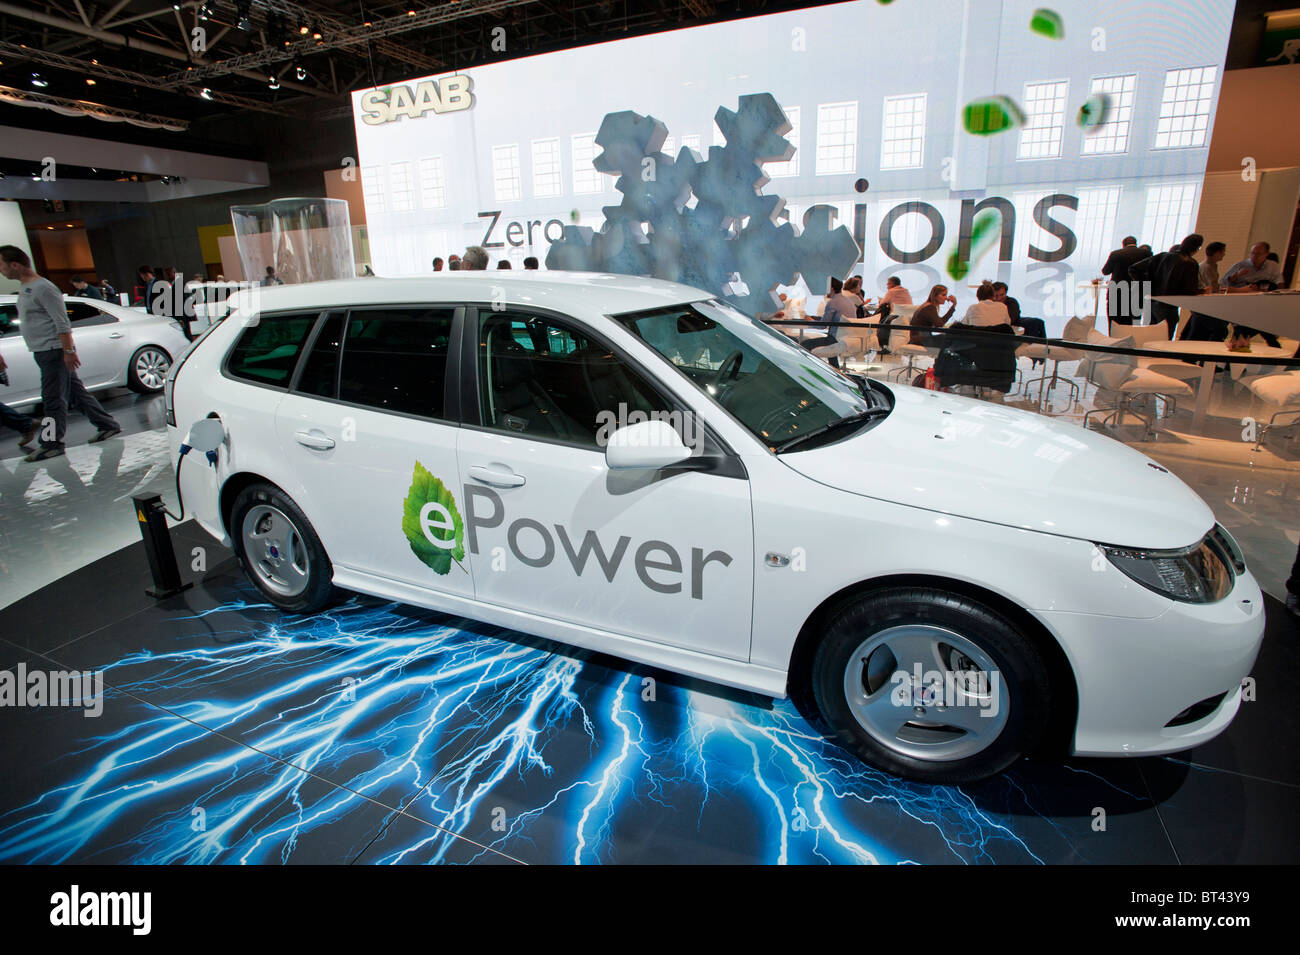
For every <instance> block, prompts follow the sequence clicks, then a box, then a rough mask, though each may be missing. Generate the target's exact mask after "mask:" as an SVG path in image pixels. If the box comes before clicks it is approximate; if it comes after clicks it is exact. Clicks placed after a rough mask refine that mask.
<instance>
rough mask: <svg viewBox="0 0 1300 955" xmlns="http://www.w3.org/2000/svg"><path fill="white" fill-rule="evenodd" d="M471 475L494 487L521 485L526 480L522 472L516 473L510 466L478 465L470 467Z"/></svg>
mask: <svg viewBox="0 0 1300 955" xmlns="http://www.w3.org/2000/svg"><path fill="white" fill-rule="evenodd" d="M469 476H470V477H472V478H473V479H474V480H475V481H482V482H483V483H484V484H491V485H492V486H493V487H521V486H522V485H523V483H524V480H525V479H524V476H523V475H522V474H516V473H515V472H514V471H511V470H510V469H509V468H484V467H479V466H478V465H475V466H474V467H471V468H470V469H469Z"/></svg>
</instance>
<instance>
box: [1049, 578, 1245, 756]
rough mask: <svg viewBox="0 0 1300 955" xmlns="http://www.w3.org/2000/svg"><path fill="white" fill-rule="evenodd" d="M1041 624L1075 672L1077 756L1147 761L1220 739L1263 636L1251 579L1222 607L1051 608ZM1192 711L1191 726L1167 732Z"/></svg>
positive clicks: (1239, 700)
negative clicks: (1149, 613) (1144, 610)
mask: <svg viewBox="0 0 1300 955" xmlns="http://www.w3.org/2000/svg"><path fill="white" fill-rule="evenodd" d="M1041 617H1042V618H1043V621H1044V623H1046V624H1047V626H1048V627H1050V628H1051V629H1052V630H1053V631H1054V632H1055V633H1056V635H1057V637H1058V639H1059V640H1060V642H1061V645H1062V647H1063V648H1064V649H1065V652H1066V655H1067V657H1068V658H1069V660H1070V664H1071V666H1072V667H1073V669H1074V675H1075V680H1076V684H1077V687H1078V693H1079V712H1078V720H1077V722H1076V725H1075V733H1074V745H1073V752H1074V753H1075V755H1078V756H1153V755H1159V754H1161V753H1173V752H1178V751H1180V750H1186V749H1191V748H1193V747H1195V746H1199V745H1200V744H1201V743H1204V742H1207V741H1209V740H1211V739H1213V738H1214V737H1215V736H1218V735H1219V734H1220V733H1221V732H1223V731H1224V730H1225V729H1227V727H1228V724H1229V723H1231V722H1232V719H1233V717H1234V716H1236V714H1237V710H1238V709H1239V707H1240V706H1241V703H1242V682H1243V681H1244V680H1245V678H1246V677H1247V676H1249V675H1250V670H1251V667H1253V666H1254V664H1255V657H1256V655H1257V654H1258V653H1259V645H1260V642H1261V641H1262V639H1263V636H1264V600H1263V595H1262V594H1261V592H1260V589H1259V585H1258V584H1257V583H1256V582H1255V578H1254V577H1252V576H1251V575H1250V573H1249V572H1247V573H1245V574H1242V575H1240V576H1239V577H1238V578H1237V582H1236V585H1235V587H1234V588H1233V591H1232V593H1231V594H1229V595H1228V596H1227V597H1225V598H1224V599H1223V600H1220V601H1218V602H1216V603H1213V604H1187V603H1177V602H1174V601H1170V602H1169V608H1168V609H1167V610H1166V611H1165V612H1164V613H1163V614H1161V615H1159V616H1157V617H1155V618H1151V619H1132V618H1126V617H1110V616H1103V615H1100V614H1081V613H1061V612H1052V611H1047V612H1043V613H1041ZM1215 697H1219V698H1220V699H1218V700H1217V702H1212V703H1207V702H1205V701H1213V699H1214V698H1215ZM1197 704H1202V707H1201V709H1200V710H1199V711H1193V715H1194V716H1195V718H1194V719H1191V720H1187V719H1186V718H1184V719H1183V720H1181V721H1178V722H1177V725H1172V726H1171V725H1169V724H1170V723H1171V722H1172V721H1175V720H1176V718H1177V717H1179V715H1180V714H1184V713H1185V711H1187V710H1188V708H1189V707H1194V706H1196V705H1197Z"/></svg>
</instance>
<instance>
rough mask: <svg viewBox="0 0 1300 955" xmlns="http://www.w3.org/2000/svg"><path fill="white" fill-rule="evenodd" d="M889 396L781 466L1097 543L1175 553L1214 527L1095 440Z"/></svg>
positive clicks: (1023, 416) (1034, 420) (1044, 422)
mask: <svg viewBox="0 0 1300 955" xmlns="http://www.w3.org/2000/svg"><path fill="white" fill-rule="evenodd" d="M891 391H892V392H893V394H894V397H895V399H896V403H895V407H894V410H893V411H892V412H891V413H890V415H889V417H888V418H886V419H884V420H883V421H881V422H880V423H878V424H877V425H875V426H874V427H872V428H868V429H866V430H864V431H860V432H858V433H857V434H855V435H853V436H852V437H849V438H846V439H845V440H843V441H837V442H835V443H834V444H829V445H825V446H823V447H819V448H813V449H811V450H807V451H792V452H790V453H789V454H784V455H781V461H783V462H784V463H785V464H787V465H788V466H790V467H791V468H793V469H795V470H796V471H798V472H799V473H800V474H803V475H805V476H807V477H809V478H811V479H812V480H814V481H818V482H820V483H822V484H827V485H830V486H831V487H836V488H840V489H842V490H845V491H849V492H852V493H854V494H861V495H864V496H866V497H873V498H878V499H880V500H886V501H893V502H896V503H898V504H906V505H909V506H913V507H922V508H926V509H928V510H932V511H938V512H940V513H944V514H951V515H954V516H958V517H968V518H974V519H976V520H981V521H991V522H993V523H996V524H1005V525H1008V526H1011V527H1023V528H1025V529H1027V530H1034V531H1041V532H1043V533H1047V534H1055V535H1059V536H1064V537H1075V538H1080V539H1083V540H1089V541H1095V542H1098V543H1104V544H1117V545H1124V546H1130V547H1145V548H1174V547H1185V546H1188V545H1191V544H1194V543H1196V542H1197V541H1199V540H1200V539H1201V538H1202V537H1204V536H1205V534H1206V533H1207V532H1208V531H1209V530H1210V529H1211V528H1212V527H1213V526H1214V512H1213V511H1211V510H1210V508H1209V506H1208V505H1206V503H1205V502H1204V501H1202V500H1201V499H1200V497H1198V496H1197V494H1196V493H1195V492H1194V491H1192V489H1191V488H1189V487H1188V486H1187V485H1186V484H1184V483H1183V482H1182V481H1181V480H1179V479H1178V478H1177V477H1175V476H1174V475H1173V474H1172V473H1170V472H1169V471H1167V470H1166V469H1165V468H1164V467H1162V466H1161V465H1159V464H1157V463H1156V462H1154V461H1152V460H1151V459H1150V458H1148V457H1147V456H1146V455H1144V454H1141V453H1139V452H1137V451H1134V450H1133V449H1132V448H1130V447H1127V446H1126V445H1123V444H1121V443H1120V442H1118V441H1115V440H1113V439H1111V438H1108V437H1105V436H1104V435H1101V434H1097V433H1095V432H1091V431H1085V430H1084V429H1083V428H1081V427H1079V426H1078V425H1073V424H1065V423H1061V422H1057V421H1053V420H1052V419H1050V418H1045V417H1043V416H1041V415H1037V414H1033V413H1031V412H1028V411H1020V410H1018V409H1015V408H1007V407H1004V406H1001V405H996V404H989V403H988V402H983V401H977V400H975V399H972V398H961V397H957V396H955V395H948V394H943V393H940V392H935V391H926V390H924V389H920V388H894V389H891Z"/></svg>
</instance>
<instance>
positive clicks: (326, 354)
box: [296, 312, 347, 398]
mask: <svg viewBox="0 0 1300 955" xmlns="http://www.w3.org/2000/svg"><path fill="white" fill-rule="evenodd" d="M346 321H347V314H346V313H344V312H337V313H335V314H333V315H330V316H329V317H328V318H326V319H325V324H324V325H322V326H321V330H320V331H319V332H318V333H317V334H316V341H315V342H313V343H312V346H311V351H310V352H308V353H307V360H306V361H304V362H303V366H302V373H301V374H300V375H299V376H298V386H297V389H296V390H297V391H299V392H300V393H302V394H304V395H316V396H318V397H320V398H337V397H338V394H339V349H340V347H341V346H342V344H343V326H344V323H345V322H346Z"/></svg>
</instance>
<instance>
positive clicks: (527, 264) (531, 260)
mask: <svg viewBox="0 0 1300 955" xmlns="http://www.w3.org/2000/svg"><path fill="white" fill-rule="evenodd" d="M537 264H538V263H537V256H535V255H530V256H528V258H526V259H524V270H525V271H527V272H536V271H537Z"/></svg>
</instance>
